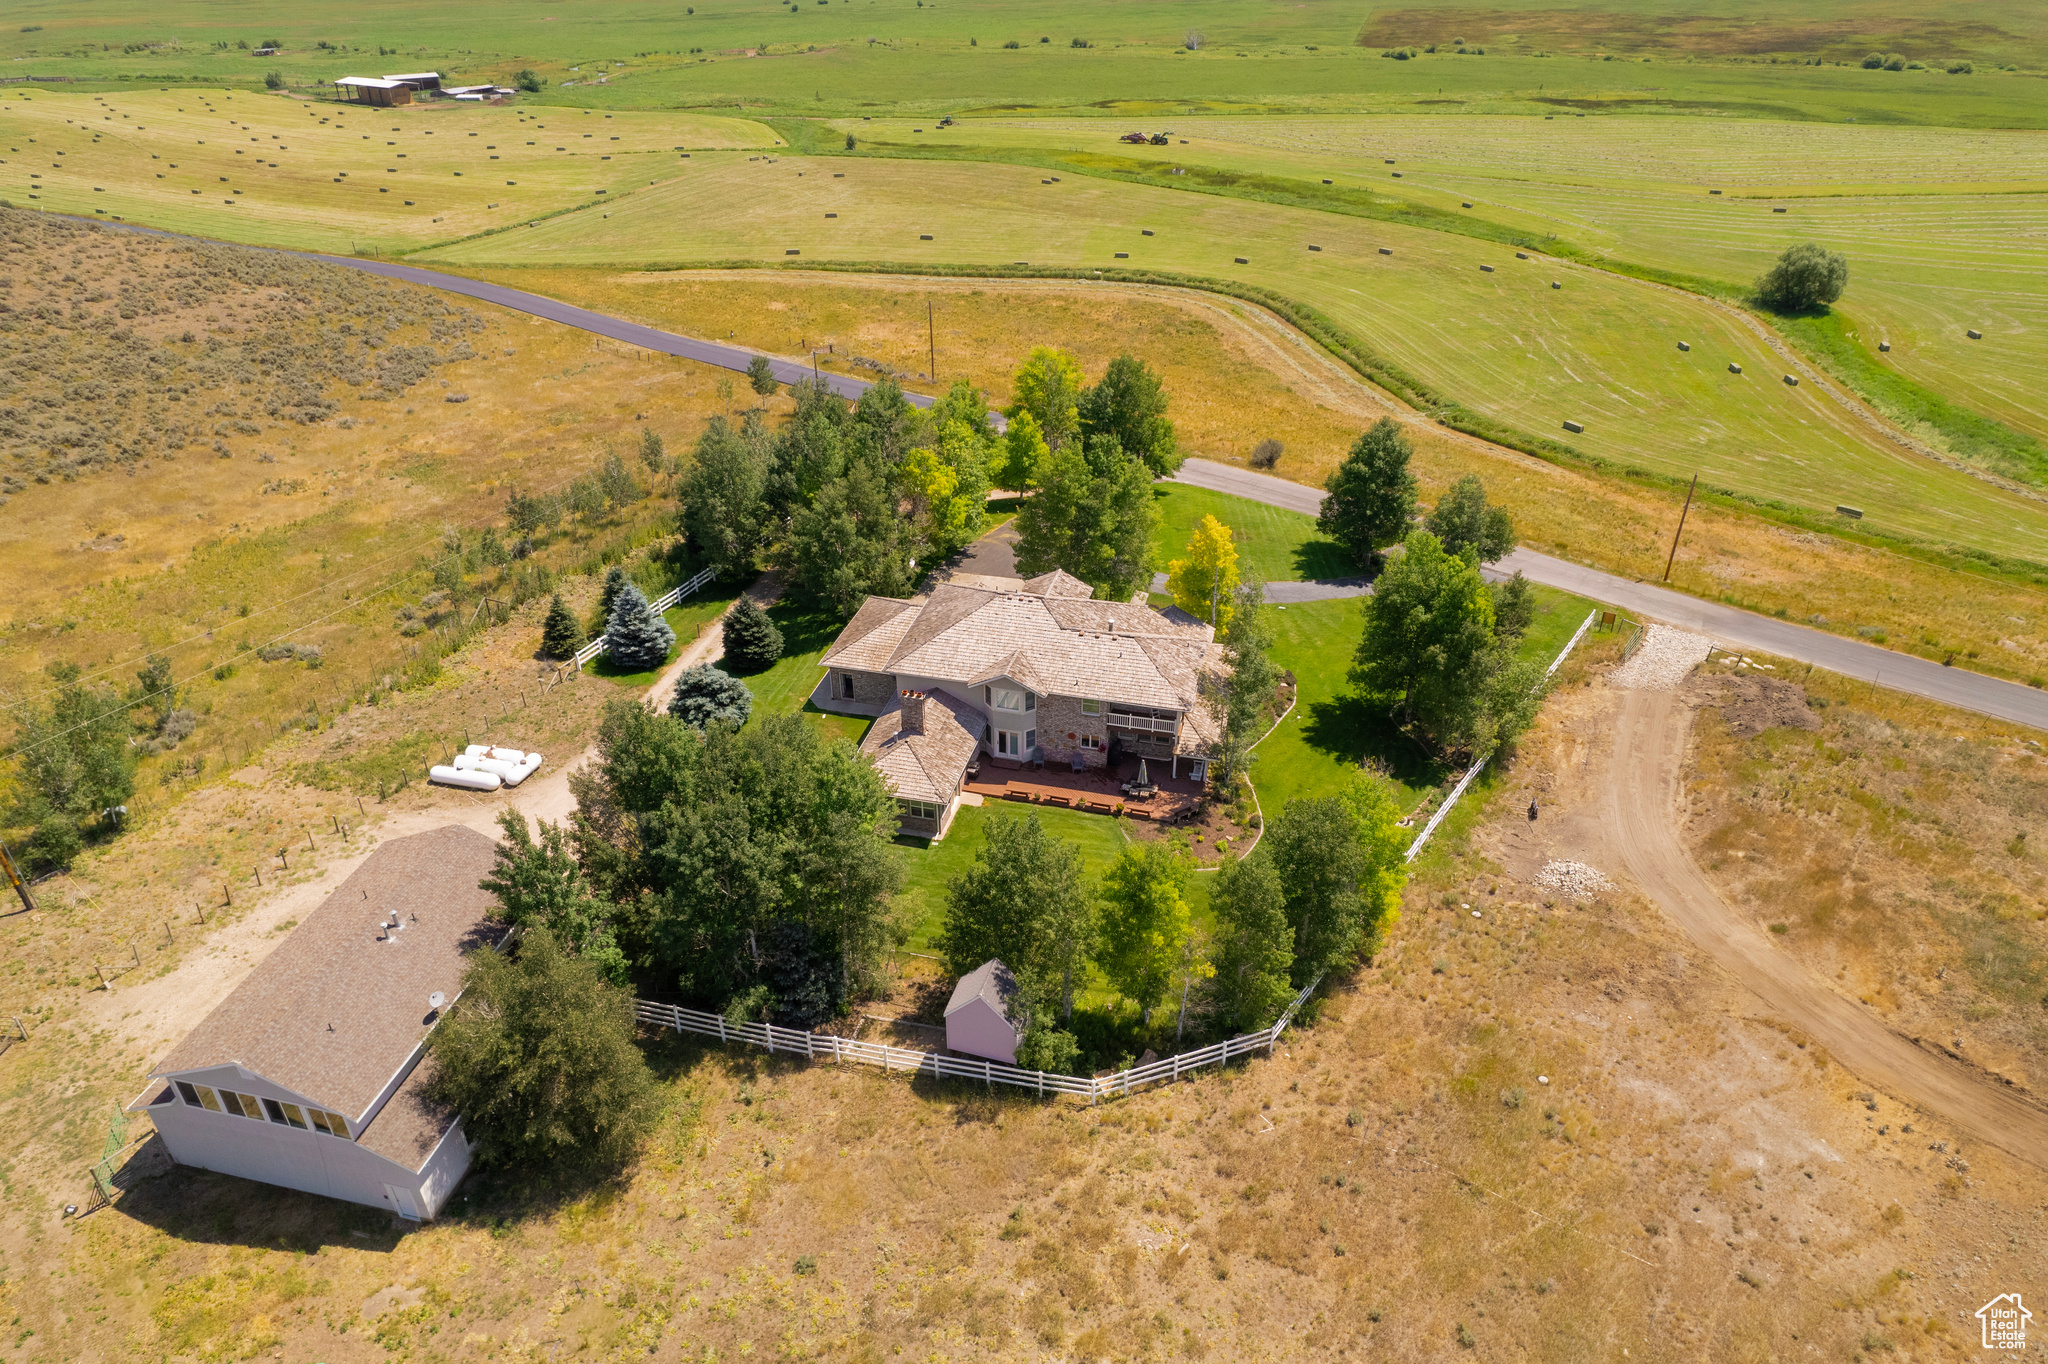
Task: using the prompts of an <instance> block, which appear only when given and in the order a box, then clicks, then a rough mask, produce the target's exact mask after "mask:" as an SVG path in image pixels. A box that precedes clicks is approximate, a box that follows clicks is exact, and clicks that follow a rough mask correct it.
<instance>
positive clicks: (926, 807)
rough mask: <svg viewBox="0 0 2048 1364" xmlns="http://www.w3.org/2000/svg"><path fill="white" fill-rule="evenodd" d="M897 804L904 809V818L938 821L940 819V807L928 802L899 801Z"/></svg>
mask: <svg viewBox="0 0 2048 1364" xmlns="http://www.w3.org/2000/svg"><path fill="white" fill-rule="evenodd" d="M896 803H897V804H898V805H899V806H901V807H902V808H903V813H904V816H905V817H906V818H909V819H937V818H938V817H939V807H938V806H936V805H934V804H932V802H930V801H928V800H899V801H897V802H896Z"/></svg>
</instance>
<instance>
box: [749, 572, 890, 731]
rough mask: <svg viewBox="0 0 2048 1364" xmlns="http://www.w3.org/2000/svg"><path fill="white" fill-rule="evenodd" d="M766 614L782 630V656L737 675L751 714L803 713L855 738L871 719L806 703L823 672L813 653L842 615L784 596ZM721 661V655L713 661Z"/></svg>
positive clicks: (828, 640)
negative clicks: (750, 699) (750, 702)
mask: <svg viewBox="0 0 2048 1364" xmlns="http://www.w3.org/2000/svg"><path fill="white" fill-rule="evenodd" d="M768 616H769V619H771V620H773V621H774V622H775V624H776V627H777V628H778V629H780V630H781V631H782V657H781V658H779V659H777V660H776V661H775V662H774V663H773V664H772V665H770V666H769V667H768V668H767V669H766V670H764V671H762V672H758V673H749V674H740V675H739V677H740V680H741V681H742V682H745V683H746V684H747V690H748V691H751V692H752V693H753V694H754V714H756V715H802V716H804V717H805V718H806V719H808V720H810V721H811V722H812V723H814V724H816V725H817V726H818V727H819V728H821V729H823V730H824V731H825V732H826V733H827V734H833V735H838V736H839V737H841V738H845V739H850V740H852V741H853V742H855V743H859V742H860V740H861V737H862V736H863V735H865V734H866V733H867V732H868V725H869V724H870V723H872V722H871V721H869V720H867V719H865V718H863V717H861V716H857V715H833V714H830V713H829V712H826V711H821V710H819V709H818V708H817V707H816V706H813V705H812V704H810V700H811V693H812V692H813V691H815V690H817V686H818V682H819V680H820V679H822V678H823V677H824V675H825V674H824V673H823V672H822V671H821V670H820V669H819V667H818V658H819V656H820V655H822V654H823V653H824V652H825V650H826V649H827V648H829V647H831V644H832V641H833V640H835V639H837V638H838V637H839V632H840V631H841V630H842V629H844V628H845V626H846V621H845V619H844V618H843V617H841V616H838V615H836V614H834V613H833V612H831V611H820V610H815V609H812V608H808V607H805V606H801V605H798V604H797V603H794V602H791V601H788V600H783V601H779V602H777V603H775V605H773V606H771V607H769V608H768ZM714 661H715V662H717V663H718V664H719V665H720V666H725V660H724V659H722V658H721V659H717V660H714Z"/></svg>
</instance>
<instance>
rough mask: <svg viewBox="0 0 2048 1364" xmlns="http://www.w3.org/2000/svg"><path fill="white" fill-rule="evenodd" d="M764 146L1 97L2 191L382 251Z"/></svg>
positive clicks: (504, 112) (654, 116) (742, 128)
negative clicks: (694, 156) (698, 154)
mask: <svg viewBox="0 0 2048 1364" xmlns="http://www.w3.org/2000/svg"><path fill="white" fill-rule="evenodd" d="M776 140H777V139H776V138H775V135H774V134H773V133H771V132H769V131H768V129H766V128H765V127H763V126H762V125H760V124H758V123H754V122H752V121H750V120H746V119H738V118H724V117H718V116H713V115H700V114H686V113H618V114H597V113H591V112H588V111H584V110H552V111H550V110H539V111H536V110H530V109H521V108H518V107H511V106H502V107H495V108H494V107H487V106H480V105H463V104H455V103H453V102H444V103H439V104H433V105H425V106H415V107H411V108H402V109H371V108H365V107H360V106H349V105H341V104H336V103H334V102H332V101H328V100H321V101H310V100H300V99H294V98H290V97H288V96H284V95H276V94H268V93H262V92H257V93H251V92H248V91H223V90H171V91H158V90H147V91H133V92H131V91H116V92H113V93H109V94H100V95H83V94H73V93H68V92H67V93H55V92H52V91H49V90H45V89H26V90H24V89H19V88H17V89H12V90H8V91H6V92H5V94H4V95H0V148H5V152H4V154H0V198H5V199H7V200H9V201H11V202H12V203H14V204H15V205H16V206H17V207H25V208H39V209H45V210H48V211H50V212H53V213H77V214H84V215H86V216H89V217H92V216H97V217H105V218H110V219H112V218H118V219H122V220H125V221H130V222H145V223H147V224H149V225H150V226H152V227H161V228H168V229H170V230H172V231H176V232H189V233H193V234H196V235H199V236H206V237H218V238H223V239H226V240H230V241H248V242H261V243H263V244H265V245H272V246H292V247H302V248H309V249H313V250H320V251H333V252H339V253H341V254H343V255H347V254H350V253H352V252H357V251H361V252H366V253H371V254H377V253H385V252H399V251H405V250H409V249H411V248H414V247H418V246H421V245H424V244H426V243H428V242H433V241H447V240H449V239H451V238H454V237H460V236H464V235H467V234H469V233H473V232H483V231H487V230H489V229H491V228H493V227H503V226H505V225H506V224H508V223H511V222H516V221H520V220H523V219H524V218H526V217H529V216H531V215H534V214H545V213H553V212H557V211H559V210H561V209H565V208H571V207H574V206H577V205H579V204H588V203H593V202H595V201H596V200H598V199H599V198H600V197H616V196H618V195H620V194H622V193H624V192H625V191H626V190H629V189H631V188H633V187H635V186H641V187H644V186H645V185H646V184H648V183H649V182H650V181H652V180H656V179H665V178H667V177H669V176H671V175H674V174H676V173H677V170H678V168H680V167H686V166H688V165H689V162H688V161H685V160H683V159H682V152H683V151H684V150H685V149H690V148H705V147H765V146H773V145H775V143H776ZM600 191H603V192H604V193H603V196H600V193H599V192H600Z"/></svg>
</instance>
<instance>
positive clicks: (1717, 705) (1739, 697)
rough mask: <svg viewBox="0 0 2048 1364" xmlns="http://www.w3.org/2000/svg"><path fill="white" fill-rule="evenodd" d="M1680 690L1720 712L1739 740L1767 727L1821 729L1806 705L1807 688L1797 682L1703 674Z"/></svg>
mask: <svg viewBox="0 0 2048 1364" xmlns="http://www.w3.org/2000/svg"><path fill="white" fill-rule="evenodd" d="M1681 691H1682V693H1683V695H1684V696H1685V699H1686V700H1687V701H1688V702H1690V703H1691V704H1693V705H1696V706H1712V707H1713V708H1714V709H1716V710H1718V711H1720V712H1721V722H1722V723H1723V724H1725V725H1727V726H1728V732H1729V733H1730V734H1733V735H1734V736H1735V737H1736V738H1738V739H1748V738H1751V737H1753V736H1755V735H1758V734H1761V733H1763V732H1764V731H1765V730H1767V729H1818V728H1820V721H1819V720H1818V719H1816V718H1815V717H1814V714H1813V709H1812V708H1811V707H1810V706H1808V705H1807V704H1806V688H1804V687H1802V686H1800V685H1799V684H1798V683H1796V682H1786V681H1784V680H1782V679H1780V678H1776V677H1758V676H1757V675H1756V674H1754V673H1734V674H1720V675H1716V674H1713V673H1702V674H1698V675H1696V676H1694V677H1693V678H1691V679H1690V680H1689V681H1688V682H1687V683H1686V685H1685V686H1684V687H1683V688H1682V689H1681Z"/></svg>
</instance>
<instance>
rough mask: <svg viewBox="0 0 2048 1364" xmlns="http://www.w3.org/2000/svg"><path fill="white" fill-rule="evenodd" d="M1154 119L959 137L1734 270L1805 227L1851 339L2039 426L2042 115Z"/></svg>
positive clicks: (2047, 301)
mask: <svg viewBox="0 0 2048 1364" xmlns="http://www.w3.org/2000/svg"><path fill="white" fill-rule="evenodd" d="M845 126H849V127H850V126H853V124H852V123H851V122H847V123H846V125H845ZM916 126H917V121H916V120H901V119H897V120H890V121H889V122H887V123H886V124H885V123H882V122H881V121H879V120H877V121H876V122H874V123H871V124H868V125H865V127H866V130H867V133H868V136H869V137H870V138H871V139H873V140H874V141H877V142H882V141H887V142H891V143H903V144H908V145H915V144H916V143H918V142H920V141H929V140H931V134H932V132H933V130H931V129H929V128H928V129H927V131H926V136H925V137H923V138H920V137H919V136H918V135H917V134H916V133H914V132H912V131H911V130H912V129H913V128H914V127H916ZM1173 126H1174V134H1175V138H1176V141H1175V143H1174V144H1173V145H1171V146H1169V147H1136V146H1124V145H1120V144H1117V143H1115V142H1114V141H1113V139H1114V137H1115V135H1116V132H1117V131H1118V128H1117V127H1116V126H1113V125H1107V124H1104V123H1102V122H1100V121H1097V120H1088V119H1063V120H1062V119H1005V118H995V119H977V120H975V121H974V122H973V123H971V124H970V125H968V126H967V131H966V133H965V135H964V136H963V137H961V138H960V139H959V140H968V141H972V142H973V143H975V144H985V145H990V146H999V147H1004V148H1008V149H1018V150H1024V149H1040V148H1048V147H1058V148H1071V149H1074V150H1083V151H1092V152H1098V153H1099V152H1105V151H1114V153H1115V154H1116V155H1119V156H1123V157H1128V158H1131V159H1133V160H1142V161H1147V162H1159V161H1164V162H1166V163H1168V164H1179V163H1186V164H1191V165H1203V166H1216V167H1219V168H1223V169H1229V170H1237V171H1248V172H1258V173H1261V174H1266V175H1274V174H1281V175H1289V176H1298V177H1300V178H1302V179H1304V180H1306V181H1307V182H1308V183H1309V184H1311V185H1314V184H1317V183H1318V182H1319V181H1320V180H1321V179H1323V178H1326V177H1327V178H1330V179H1333V180H1335V181H1336V183H1337V186H1338V187H1339V188H1353V187H1359V186H1366V187H1369V188H1370V189H1371V190H1372V191H1373V192H1374V193H1375V194H1376V195H1383V196H1387V197H1389V198H1392V199H1398V200H1406V201H1409V202H1414V203H1419V204H1424V205H1427V206H1429V207H1431V208H1435V209H1445V210H1451V211H1456V212H1464V211H1465V210H1463V209H1462V207H1461V205H1462V204H1464V203H1466V202H1470V203H1471V204H1472V205H1473V207H1472V209H1471V210H1470V212H1471V214H1472V215H1473V216H1474V217H1476V218H1483V219H1486V220H1490V221H1492V222H1497V223H1504V224H1507V225H1509V226H1511V227H1515V228H1518V229H1521V230H1525V231H1528V232H1532V233H1536V234H1540V235H1542V236H1555V237H1558V238H1561V239H1563V240H1564V241H1566V242H1569V243H1571V244H1573V245H1574V246H1578V247H1581V248H1585V249H1588V250H1592V251H1596V252H1600V253H1603V254H1607V255H1612V256H1614V257H1616V258H1617V259H1620V260H1625V261H1630V262H1634V263H1637V264H1642V265H1648V266H1653V267H1656V268H1659V269H1664V270H1672V271H1676V272H1680V273H1683V274H1687V275H1693V276H1705V277H1707V278H1711V279H1716V280H1721V281H1724V282H1726V283H1728V284H1730V285H1733V286H1736V287H1744V286H1747V285H1748V284H1749V282H1750V281H1751V280H1753V279H1755V278H1756V276H1757V275H1758V274H1760V273H1762V272H1763V270H1764V269H1765V268H1767V267H1768V266H1769V264H1770V262H1771V261H1772V260H1774V259H1775V258H1776V257H1777V255H1778V253H1779V252H1781V251H1783V250H1784V249H1785V248H1786V247H1787V246H1790V245H1792V244H1794V243H1797V242H1804V241H1817V242H1820V243H1821V244H1823V245H1825V246H1827V247H1829V248H1830V249H1832V250H1837V251H1841V252H1843V253H1845V254H1846V255H1848V257H1849V259H1850V284H1849V291H1848V293H1847V294H1846V295H1845V296H1844V297H1843V300H1842V303H1841V305H1840V306H1841V308H1842V310H1843V311H1844V312H1845V313H1846V314H1847V315H1848V316H1849V318H1850V319H1851V320H1852V321H1853V322H1854V323H1856V324H1857V330H1858V333H1859V336H1860V339H1861V340H1862V341H1863V343H1864V345H1865V346H1866V347H1867V348H1869V349H1870V350H1872V351H1875V350H1876V348H1877V345H1878V343H1879V342H1880V341H1886V342H1889V343H1890V345H1891V347H1892V349H1891V352H1890V355H1889V357H1888V360H1889V363H1890V364H1892V365H1894V366H1896V367H1897V369H1898V370H1899V371H1900V372H1902V373H1904V374H1906V375H1907V376H1909V377H1910V378H1912V379H1914V380H1916V381H1918V382H1919V383H1921V384H1924V385H1926V386H1927V387H1929V388H1931V389H1934V390H1935V391H1937V392H1940V393H1942V394H1943V395H1945V396H1947V397H1949V398H1952V399H1954V400H1956V401H1958V402H1961V403H1963V404H1965V405H1966V406H1969V407H1971V408H1974V409H1975V410H1977V411H1980V412H1983V413H1985V414H1986V415H1988V416H1991V417H1994V418H1996V419H1997V420H1999V421H2003V422H2006V423H2007V424H2009V425H2011V426H2014V427H2016V428H2018V429H2020V430H2023V431H2028V432H2031V433H2033V434H2035V435H2036V436H2048V398H2044V396H2043V395H2042V393H2041V391H2040V385H2039V384H2038V383H2036V382H2033V376H2035V375H2037V374H2039V373H2042V372H2043V371H2048V230H2044V228H2043V225H2042V224H2043V212H2042V202H2043V201H2042V198H2041V196H2042V195H2043V194H2048V134H2043V133H2040V132H2029V131H2017V130H1986V129H1954V128H1878V127H1863V126H1848V125H1841V124H1835V125H1825V124H1812V123H1798V124H1786V123H1775V122H1750V121H1734V120H1718V119H1716V120H1709V119H1678V118H1668V117H1626V116H1615V115H1602V116H1599V117H1592V118H1585V117H1577V118H1575V117H1570V116H1568V114H1559V115H1558V116H1556V117H1554V118H1549V119H1546V118H1543V117H1540V116H1539V117H1505V118H1502V117H1494V118H1486V119H1483V120H1477V119H1463V120H1455V121H1447V120H1446V119H1445V118H1443V117H1440V116H1438V117H1428V116H1395V117H1376V118H1369V119H1356V118H1352V119H1293V118H1227V117H1209V118H1193V119H1189V118H1180V119H1175V120H1173ZM1183 138H1184V139H1185V140H1186V141H1185V145H1183V144H1182V142H1181V141H1180V139H1183ZM1390 161H1391V163H1392V164H1391V165H1390V164H1389V162H1390ZM1397 171H1398V172H1399V177H1400V178H1398V179H1396V178H1395V172H1397ZM1716 189H1718V190H1720V191H1721V193H1720V194H1718V195H1715V194H1712V193H1710V191H1712V190H1716ZM1780 209H1783V210H1784V212H1778V211H1776V210H1780ZM1971 329H1975V330H1978V331H1981V332H1983V333H1984V338H1983V340H1981V341H1973V340H1971V339H1969V337H1968V335H1967V332H1968V331H1969V330H1971Z"/></svg>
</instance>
